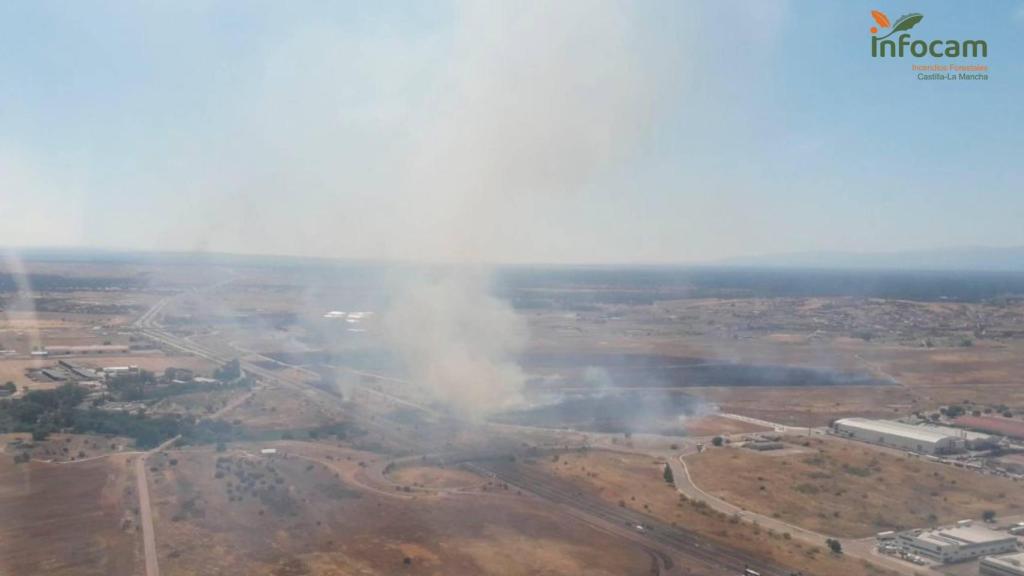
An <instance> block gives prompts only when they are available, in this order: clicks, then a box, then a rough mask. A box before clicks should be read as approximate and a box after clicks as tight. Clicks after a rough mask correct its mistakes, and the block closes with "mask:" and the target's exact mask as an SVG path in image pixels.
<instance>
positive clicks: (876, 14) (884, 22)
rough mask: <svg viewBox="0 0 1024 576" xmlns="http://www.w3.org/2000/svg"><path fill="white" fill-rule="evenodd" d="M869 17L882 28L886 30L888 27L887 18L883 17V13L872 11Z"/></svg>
mask: <svg viewBox="0 0 1024 576" xmlns="http://www.w3.org/2000/svg"><path fill="white" fill-rule="evenodd" d="M871 17H872V18H874V19H875V22H878V25H879V26H881V27H882V28H888V27H889V17H888V16H886V15H885V12H879V11H878V10H872V11H871Z"/></svg>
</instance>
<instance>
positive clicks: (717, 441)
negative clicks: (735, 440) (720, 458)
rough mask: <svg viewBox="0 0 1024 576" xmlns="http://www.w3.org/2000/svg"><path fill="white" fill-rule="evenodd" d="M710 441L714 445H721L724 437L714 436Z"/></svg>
mask: <svg viewBox="0 0 1024 576" xmlns="http://www.w3.org/2000/svg"><path fill="white" fill-rule="evenodd" d="M711 443H712V444H714V445H715V446H721V445H722V444H725V438H722V437H721V436H715V437H714V438H712V439H711Z"/></svg>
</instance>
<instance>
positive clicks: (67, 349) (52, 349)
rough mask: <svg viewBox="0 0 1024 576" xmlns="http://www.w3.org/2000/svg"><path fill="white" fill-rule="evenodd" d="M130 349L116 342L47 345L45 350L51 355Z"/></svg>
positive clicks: (124, 351)
mask: <svg viewBox="0 0 1024 576" xmlns="http://www.w3.org/2000/svg"><path fill="white" fill-rule="evenodd" d="M130 351H131V348H130V347H128V346H120V345H117V344H102V345H101V344H94V345H88V346H47V347H46V352H48V353H49V354H52V355H72V354H126V353H128V352H130Z"/></svg>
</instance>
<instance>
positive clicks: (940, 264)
mask: <svg viewBox="0 0 1024 576" xmlns="http://www.w3.org/2000/svg"><path fill="white" fill-rule="evenodd" d="M717 264H720V265H726V266H749V267H765V268H831V269H862V270H868V269H872V270H891V269H898V270H936V271H961V270H962V271H971V272H981V271H991V272H1024V246H1015V247H1007V248H993V247H984V246H964V247H956V248H941V249H934V250H913V251H901V252H795V253H791V254H775V255H764V256H749V257H742V258H729V259H726V260H720V261H718V262H717Z"/></svg>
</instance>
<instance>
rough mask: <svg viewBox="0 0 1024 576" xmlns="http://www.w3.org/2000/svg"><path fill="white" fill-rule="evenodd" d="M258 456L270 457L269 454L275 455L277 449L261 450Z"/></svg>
mask: <svg viewBox="0 0 1024 576" xmlns="http://www.w3.org/2000/svg"><path fill="white" fill-rule="evenodd" d="M260 454H263V455H264V456H270V455H271V454H277V448H263V449H262V450H260Z"/></svg>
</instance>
